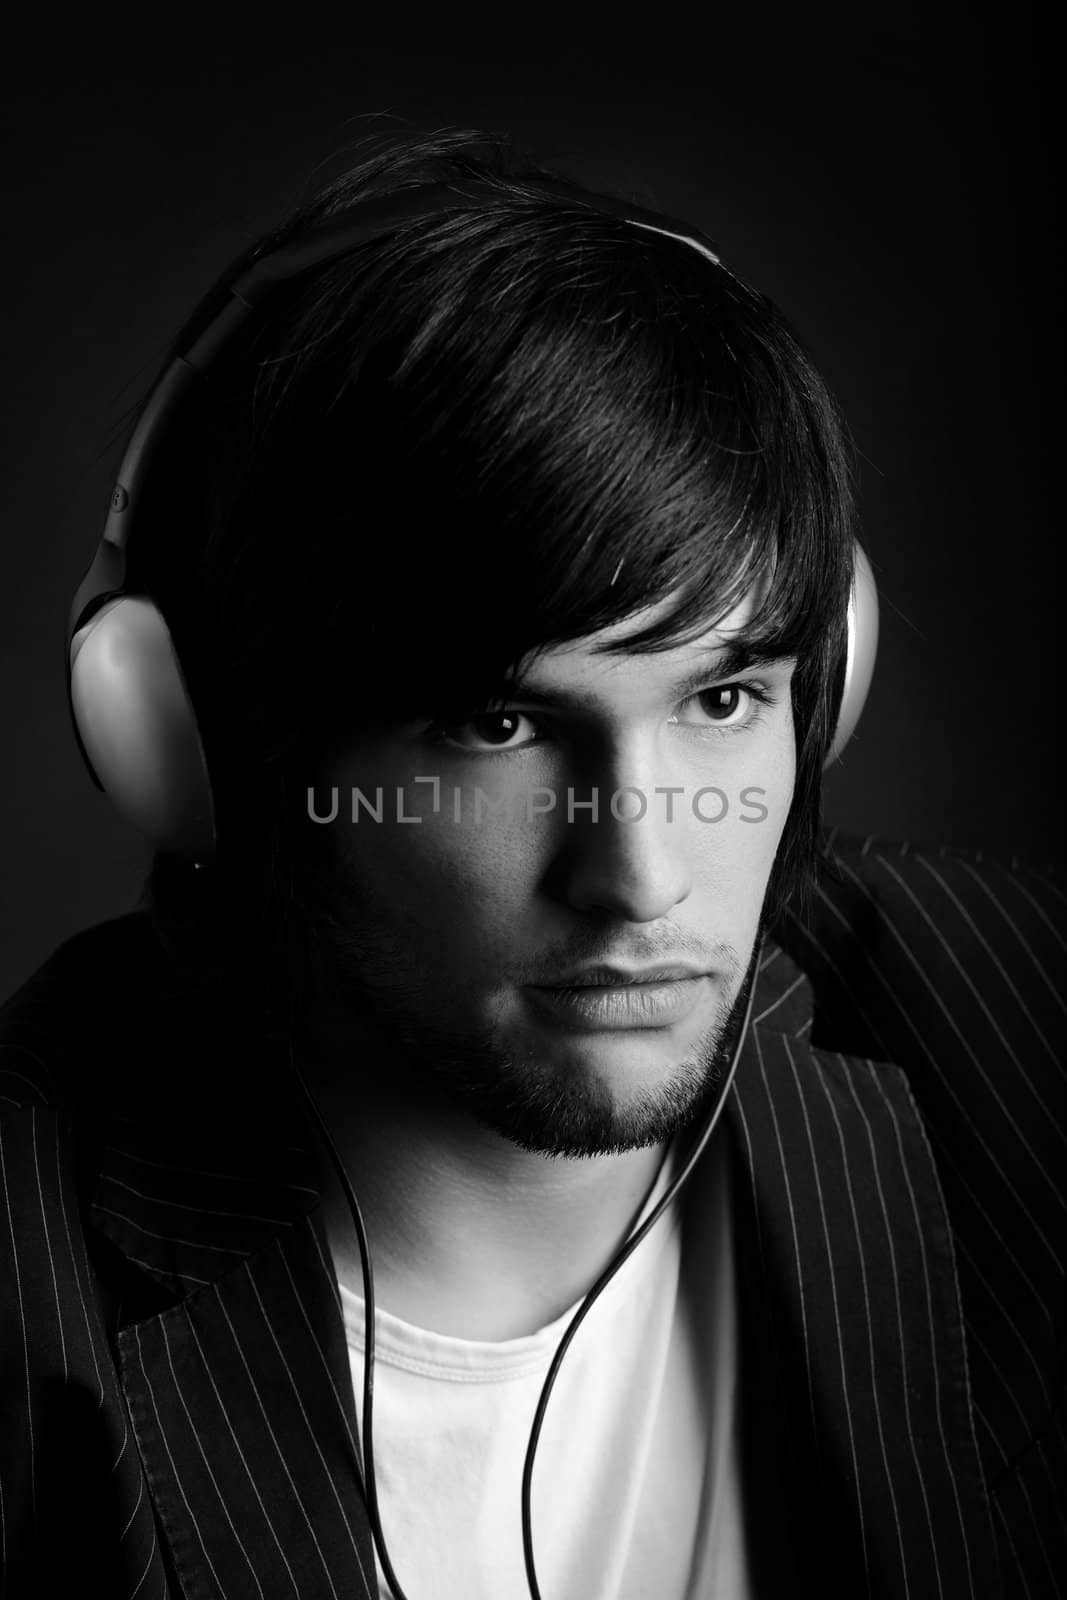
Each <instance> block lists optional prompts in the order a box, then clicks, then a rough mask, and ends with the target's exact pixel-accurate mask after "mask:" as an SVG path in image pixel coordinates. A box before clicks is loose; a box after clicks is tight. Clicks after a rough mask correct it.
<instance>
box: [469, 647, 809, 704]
mask: <svg viewBox="0 0 1067 1600" xmlns="http://www.w3.org/2000/svg"><path fill="white" fill-rule="evenodd" d="M702 655H703V660H701V661H700V663H699V664H698V665H697V666H695V667H692V668H690V670H689V671H688V672H686V673H685V674H684V676H682V677H681V678H679V679H677V680H675V682H673V683H671V684H669V685H668V686H667V689H666V693H667V695H668V697H669V698H670V699H671V700H685V699H686V698H687V697H688V696H689V695H691V694H696V693H698V692H699V691H700V690H701V689H708V688H710V687H711V686H712V685H713V684H716V683H723V682H725V681H727V680H728V679H730V678H735V677H737V676H738V674H739V673H746V672H753V671H757V670H758V669H759V668H761V667H764V668H765V667H785V666H789V665H790V664H791V663H793V661H794V660H795V657H794V656H792V655H790V654H788V653H787V652H785V651H777V650H773V649H772V650H766V649H764V650H760V649H757V648H755V647H752V646H750V645H746V644H730V645H720V646H718V647H717V648H713V649H708V650H707V651H704V652H702ZM520 700H521V701H522V702H524V703H525V704H528V705H536V706H544V707H546V708H555V709H559V710H567V711H590V710H595V709H596V708H597V705H598V703H599V701H598V696H597V695H596V694H595V693H589V692H586V691H584V690H582V689H570V688H567V689H547V688H545V689H539V688H538V687H537V685H536V683H529V684H527V683H525V682H524V681H523V680H522V679H521V678H520V679H519V680H518V681H517V682H516V683H515V685H514V686H513V688H512V691H511V693H510V694H509V695H508V696H507V697H506V698H505V699H504V700H502V701H501V702H499V703H500V704H509V705H510V704H511V703H512V702H513V701H520Z"/></svg>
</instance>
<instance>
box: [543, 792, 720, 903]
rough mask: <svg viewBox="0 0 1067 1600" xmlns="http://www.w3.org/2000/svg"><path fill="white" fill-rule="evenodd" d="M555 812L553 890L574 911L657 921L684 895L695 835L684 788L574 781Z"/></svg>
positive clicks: (688, 883) (690, 873)
mask: <svg viewBox="0 0 1067 1600" xmlns="http://www.w3.org/2000/svg"><path fill="white" fill-rule="evenodd" d="M594 793H595V799H596V805H595V808H594V806H593V804H592V802H593V799H594ZM583 802H584V805H583ZM561 809H562V813H563V817H564V818H566V821H565V822H564V823H563V843H562V847H561V850H560V853H559V855H558V857H557V859H556V861H555V863H554V878H555V884H554V889H555V892H556V894H558V895H559V896H560V898H562V899H564V900H565V901H566V902H567V904H568V905H570V906H572V907H573V908H574V909H575V910H578V911H606V912H610V913H611V915H612V916H614V917H621V918H622V919H623V920H624V921H627V922H655V921H656V920H657V918H659V917H665V916H667V915H668V914H669V913H670V912H671V911H672V910H673V908H674V907H675V906H676V905H678V904H679V902H680V901H682V900H684V899H685V898H686V897H687V895H688V894H689V892H690V890H691V888H692V884H693V869H692V861H691V848H692V845H693V843H694V838H693V831H692V829H691V828H690V827H688V826H687V819H688V818H689V812H688V810H687V808H686V797H685V794H684V793H678V792H674V793H673V794H670V795H668V794H665V793H656V792H655V787H654V786H653V787H652V788H649V789H647V790H646V789H645V788H643V787H639V786H637V785H633V784H631V785H629V786H627V787H626V788H620V789H613V788H611V787H607V788H605V787H604V785H602V784H601V785H599V786H596V788H595V790H594V789H593V788H586V789H581V788H579V787H577V786H575V788H574V789H573V790H569V791H568V794H567V796H566V797H565V799H564V804H563V806H562V808H561Z"/></svg>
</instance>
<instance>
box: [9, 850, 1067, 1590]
mask: <svg viewBox="0 0 1067 1600" xmlns="http://www.w3.org/2000/svg"><path fill="white" fill-rule="evenodd" d="M1063 921H1064V919H1063V895H1062V894H1061V892H1060V891H1059V890H1058V889H1057V888H1056V887H1055V886H1054V885H1052V884H1051V882H1050V881H1048V880H1046V879H1044V878H1042V877H1040V876H1038V875H1036V874H1034V873H1032V872H1030V871H1028V870H1026V869H1024V868H1023V867H1021V866H1019V865H1018V864H1016V863H1010V864H1005V863H996V864H994V863H991V862H988V861H982V860H981V859H980V858H979V857H975V856H965V855H962V854H958V853H952V852H948V851H943V852H933V853H931V852H923V851H919V850H915V849H912V848H909V847H908V846H907V845H903V846H896V845H894V846H882V845H878V844H877V843H874V842H872V841H869V840H868V841H866V842H865V843H863V844H860V843H859V842H858V841H852V840H848V839H844V838H838V839H835V838H834V837H833V836H832V835H831V836H829V837H828V839H827V840H826V844H825V850H824V855H823V858H822V865H821V869H820V884H819V890H818V895H817V903H816V907H815V912H814V915H813V916H812V917H811V918H810V919H809V921H808V922H807V923H806V924H802V923H801V922H799V921H798V920H796V919H795V918H787V919H786V921H785V922H784V923H783V925H782V926H781V927H780V928H779V929H778V930H777V937H776V942H774V943H773V944H769V945H768V946H767V947H766V949H765V952H764V959H763V963H762V968H761V971H760V975H759V979H758V984H757V989H756V997H755V1001H754V1007H753V1026H752V1028H751V1029H750V1032H749V1036H748V1039H747V1041H746V1044H745V1048H744V1050H743V1053H742V1057H741V1061H740V1063H739V1067H738V1072H737V1076H736V1079H735V1083H734V1087H733V1089H732V1091H731V1094H730V1098H729V1100H728V1103H727V1111H726V1114H725V1116H724V1120H723V1123H722V1124H721V1125H720V1135H718V1136H722V1137H724V1138H728V1139H729V1140H730V1141H731V1144H732V1154H733V1157H734V1159H733V1162H732V1168H733V1171H734V1175H735V1176H734V1212H735V1226H736V1229H737V1237H738V1244H739V1249H738V1258H739V1263H740V1267H739V1270H740V1315H741V1331H742V1351H743V1353H742V1369H741V1374H740V1380H741V1403H742V1406H743V1408H744V1415H745V1419H746V1423H745V1430H744V1463H743V1472H744V1486H745V1500H746V1515H747V1516H748V1517H749V1519H750V1532H751V1542H752V1549H753V1556H754V1560H755V1562H756V1577H757V1593H758V1594H759V1595H760V1596H761V1597H762V1596H777V1595H790V1596H794V1595H798V1594H799V1595H806V1594H808V1593H811V1594H834V1595H837V1594H842V1595H847V1596H857V1597H863V1596H869V1597H871V1600H889V1597H912V1600H918V1597H926V1596H931V1597H933V1596H937V1597H940V1600H961V1597H979V1596H980V1597H983V1600H987V1597H988V1600H992V1597H993V1596H1005V1597H1013V1600H1014V1597H1017V1596H1018V1597H1029V1600H1038V1597H1041V1596H1053V1595H1063V1594H1064V1593H1067V1510H1065V1492H1064V1483H1065V1479H1067V1440H1065V1425H1064V1378H1065V1360H1064V1352H1065V1301H1064V1270H1063V1265H1064V1256H1065V1253H1067V1230H1065V1228H1064V1218H1065V1211H1067V1200H1065V1189H1067V1182H1065V1175H1067V1104H1065V1091H1064V1062H1065V1060H1067V1037H1065V1035H1067V1027H1065V1023H1067V1007H1065V1002H1064V985H1063V981H1062V979H1063V971H1064V948H1065V945H1064V938H1063V933H1062V928H1063ZM235 1072H236V1074H237V1076H238V1078H239V1079H240V1081H241V1082H242V1083H243V1084H244V1085H246V1086H247V1085H248V1084H249V1083H252V1084H255V1083H261V1084H271V1083H273V1082H274V1079H273V1078H272V1077H271V1069H270V1060H269V1052H268V1051H267V1048H266V1046H263V1045H261V1044H260V1043H259V1042H258V1040H257V1036H256V1031H255V1029H254V1028H253V1027H252V1026H251V1024H250V1022H249V1019H248V1018H247V1017H240V1016H237V1017H235V1016H233V1015H232V1014H230V1012H228V1011H227V1008H226V1007H225V1005H221V1006H217V1007H214V1008H212V1007H211V1006H210V1002H209V999H208V998H207V997H206V996H205V995H204V994H203V993H202V992H196V993H190V992H189V991H188V990H187V989H184V988H183V987H182V984H181V982H180V981H176V980H175V978H174V975H173V973H172V972H171V971H170V969H169V967H168V963H167V961H166V958H165V957H164V956H163V953H162V950H161V948H160V947H159V946H158V944H157V942H156V941H155V939H154V936H153V935H152V934H151V931H150V929H149V927H148V925H147V922H146V919H145V918H144V916H143V915H142V914H141V913H132V914H130V915H127V916H124V917H119V918H117V919H115V920H114V921H112V922H109V923H105V924H102V925H101V926H99V927H97V928H92V929H89V930H87V931H86V932H84V933H81V934H78V935H77V936H75V937H74V938H72V939H70V940H68V941H67V942H66V943H65V944H63V945H61V946H60V947H59V949H58V950H57V951H56V952H55V953H54V954H53V956H52V957H50V958H49V960H48V961H47V962H46V963H45V964H44V965H43V966H42V967H41V968H40V969H39V970H38V972H37V973H35V974H34V975H33V977H32V978H31V979H30V980H28V982H27V983H26V984H24V985H23V986H22V987H21V988H20V989H19V990H18V991H17V992H16V993H15V994H14V995H13V996H12V997H11V998H10V999H9V1000H8V1002H7V1003H6V1005H4V1006H3V1007H2V1008H0V1095H2V1096H3V1098H2V1099H0V1110H2V1116H0V1200H2V1202H3V1206H0V1210H3V1211H4V1212H5V1215H4V1216H3V1217H2V1218H0V1284H2V1302H0V1362H2V1391H0V1393H2V1400H0V1403H2V1408H3V1410H2V1434H0V1493H2V1499H0V1538H2V1561H3V1567H4V1572H5V1575H6V1585H7V1587H6V1590H5V1592H6V1593H7V1594H8V1595H11V1596H14V1595H19V1596H21V1595H31V1594H32V1595H51V1594H60V1593H62V1594H73V1593H78V1592H81V1591H82V1590H83V1588H85V1587H87V1586H88V1584H89V1582H90V1580H91V1581H92V1583H93V1586H94V1588H95V1589H96V1590H97V1591H98V1592H100V1593H102V1594H106V1595H114V1596H116V1597H123V1600H127V1597H130V1600H132V1597H137V1600H164V1597H165V1596H171V1597H177V1596H186V1597H189V1600H207V1597H219V1596H225V1597H226V1600H239V1597H240V1600H243V1597H245V1596H249V1597H252V1596H255V1597H258V1600H274V1597H275V1596H278V1597H284V1596H290V1595H292V1596H299V1597H300V1600H318V1597H327V1596H328V1597H332V1600H342V1597H343V1600H349V1597H361V1596H368V1597H370V1596H374V1595H376V1592H377V1590H376V1582H375V1575H374V1574H375V1568H374V1556H373V1549H372V1544H371V1539H370V1535H369V1528H368V1521H367V1517H366V1511H365V1506H364V1502H363V1498H362V1493H361V1489H360V1480H359V1474H358V1469H357V1464H356V1463H357V1457H356V1438H357V1419H356V1411H355V1406H354V1401H353V1396H352V1392H351V1384H350V1378H349V1368H348V1359H347V1353H346V1348H345V1339H344V1332H343V1326H342V1319H341V1315H340V1309H339V1302H338V1294H337V1288H336V1283H335V1280H334V1277H333V1273H332V1270H331V1263H330V1258H329V1254H328V1250H327V1246H326V1242H325V1235H324V1232H323V1226H322V1221H321V1217H320V1213H319V1207H318V1194H317V1190H316V1186H315V1177H314V1170H315V1169H314V1161H313V1157H312V1153H311V1152H312V1143H311V1137H310V1133H309V1132H308V1131H307V1129H306V1125H305V1124H304V1123H303V1121H302V1117H301V1116H300V1114H299V1112H298V1111H296V1110H295V1109H294V1107H293V1106H292V1105H286V1104H285V1102H284V1100H283V1099H282V1097H281V1092H280V1091H279V1094H278V1095H277V1096H275V1095H274V1094H273V1093H264V1094H260V1095H258V1096H253V1097H251V1103H253V1104H255V1105H257V1106H258V1107H259V1109H258V1110H257V1111H256V1112H255V1120H254V1122H252V1123H251V1124H250V1122H249V1110H248V1105H249V1103H250V1102H249V1100H247V1099H246V1100H245V1101H244V1102H243V1109H242V1113H241V1120H240V1122H239V1123H238V1122H237V1121H236V1120H235V1119H234V1117H233V1116H232V1115H231V1113H230V1112H229V1111H228V1110H227V1109H226V1104H225V1097H224V1096H221V1095H220V1093H219V1087H220V1085H222V1084H224V1083H226V1082H228V1081H229V1079H230V1078H231V1077H232V1076H233V1075H234V1073H235ZM279 1081H280V1080H279ZM718 1136H717V1137H718ZM711 1148H712V1149H713V1147H711ZM696 1192H697V1193H699V1189H697V1190H696ZM518 1529H519V1522H518V1507H516V1538H518V1537H519V1531H518ZM391 1553H392V1554H393V1556H394V1559H395V1561H396V1565H397V1567H398V1570H399V1572H400V1575H401V1578H403V1551H393V1552H391ZM502 1600H520V1597H510V1596H507V1597H502Z"/></svg>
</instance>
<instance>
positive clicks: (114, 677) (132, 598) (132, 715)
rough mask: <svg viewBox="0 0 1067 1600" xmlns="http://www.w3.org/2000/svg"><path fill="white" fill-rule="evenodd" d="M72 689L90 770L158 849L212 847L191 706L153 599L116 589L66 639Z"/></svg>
mask: <svg viewBox="0 0 1067 1600" xmlns="http://www.w3.org/2000/svg"><path fill="white" fill-rule="evenodd" d="M70 696H71V706H72V709H73V712H74V718H75V724H76V727H77V730H78V736H79V738H80V739H81V741H82V745H83V748H84V751H85V754H86V757H87V759H88V761H89V763H90V765H91V767H92V769H93V773H94V775H95V777H96V779H97V781H98V783H99V784H100V786H101V787H102V788H103V789H104V791H105V792H106V794H107V795H108V798H109V799H110V800H111V801H112V803H113V804H114V805H115V807H116V808H117V810H118V811H119V812H120V813H121V815H122V816H123V817H124V818H125V819H126V820H127V821H128V822H130V823H131V824H132V825H133V826H134V827H135V828H137V829H138V830H139V831H140V832H141V833H143V834H144V835H145V836H146V837H147V838H148V839H149V840H150V841H151V842H152V844H154V845H155V847H156V848H157V849H159V850H164V851H168V852H170V853H172V854H174V855H177V856H181V857H183V858H184V859H186V860H188V861H197V862H204V861H209V860H211V859H212V858H213V857H214V854H215V806H214V800H213V797H212V793H211V780H210V778H209V777H208V770H207V759H206V757H205V754H204V747H203V743H202V741H201V738H200V732H199V729H198V728H197V724H196V713H195V712H194V710H193V706H192V701H191V700H190V698H189V692H188V689H187V687H186V683H185V679H184V677H183V676H182V671H181V667H180V666H179V663H178V657H177V653H176V652H175V649H174V643H173V640H172V639H171V636H170V630H169V628H168V627H167V624H166V623H165V622H164V620H163V617H162V615H161V613H160V611H159V610H158V608H157V607H156V606H155V605H153V603H152V601H151V600H148V599H146V598H145V597H144V596H142V595H120V596H118V597H117V598H116V599H113V600H110V601H108V602H107V603H106V604H105V605H103V606H102V607H101V608H100V610H99V611H97V612H96V613H95V614H94V615H93V616H92V618H91V619H90V621H89V622H87V623H86V624H85V626H84V627H82V628H80V629H79V630H78V632H77V633H76V634H75V635H74V637H73V639H72V640H71V647H70Z"/></svg>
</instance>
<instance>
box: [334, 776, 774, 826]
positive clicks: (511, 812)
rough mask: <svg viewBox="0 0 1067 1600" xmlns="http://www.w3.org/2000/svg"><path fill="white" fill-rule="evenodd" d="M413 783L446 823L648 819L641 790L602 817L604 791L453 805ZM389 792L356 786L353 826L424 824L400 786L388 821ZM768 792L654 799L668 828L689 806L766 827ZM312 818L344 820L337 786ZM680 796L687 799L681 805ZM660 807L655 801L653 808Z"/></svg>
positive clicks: (435, 781)
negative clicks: (324, 810) (553, 817)
mask: <svg viewBox="0 0 1067 1600" xmlns="http://www.w3.org/2000/svg"><path fill="white" fill-rule="evenodd" d="M412 781H413V782H414V783H426V784H429V785H430V786H431V796H432V804H431V807H430V811H429V815H431V816H442V817H448V818H450V819H451V821H452V822H454V823H457V824H466V823H474V824H475V825H477V824H480V823H483V822H484V821H486V819H487V818H489V819H492V820H495V819H497V818H503V819H504V820H506V821H515V820H516V819H517V818H519V819H522V820H525V821H526V822H529V823H532V822H533V820H534V818H535V817H543V816H547V815H548V813H549V812H554V811H557V810H558V811H559V812H560V814H561V815H562V814H563V812H564V808H565V810H566V817H567V821H568V822H571V823H572V822H574V821H576V820H581V821H590V822H599V821H601V820H602V818H605V819H606V815H607V814H610V815H611V817H612V818H613V819H614V820H615V821H616V822H640V821H641V820H642V819H643V818H644V817H645V816H647V815H648V813H649V805H650V801H649V796H648V795H647V794H646V793H645V791H644V790H643V789H638V788H636V787H634V786H632V785H626V786H625V787H623V788H622V789H614V790H613V791H612V793H611V796H610V797H609V799H608V800H607V803H606V811H605V812H604V813H602V812H601V808H600V790H599V789H598V788H595V787H594V788H593V789H591V790H590V791H589V793H588V795H587V796H586V797H585V798H579V797H578V793H577V791H576V790H574V789H572V788H568V789H567V791H566V795H565V797H564V798H563V799H562V800H561V797H560V795H559V794H558V793H557V792H556V790H555V789H549V788H542V787H536V788H532V789H517V790H512V791H510V792H509V793H507V794H504V795H499V796H493V795H490V794H487V793H486V792H485V790H484V789H481V788H479V787H478V786H477V785H474V787H473V788H459V787H457V786H456V785H453V786H452V798H451V802H449V801H448V800H447V799H446V797H445V792H444V789H443V787H442V785H441V780H440V778H437V777H418V778H415V779H413V780H412ZM386 792H387V791H386V788H385V787H384V786H383V785H381V784H379V785H378V786H377V788H375V789H374V790H373V791H372V795H373V798H372V796H371V795H368V794H365V793H364V791H363V790H362V789H360V788H357V787H356V786H355V785H353V786H352V790H351V797H350V816H351V820H352V822H353V823H359V822H360V821H367V822H376V823H381V822H385V821H393V822H412V823H415V822H423V821H425V815H423V814H418V813H417V814H415V815H411V814H409V812H408V810H407V809H406V802H407V803H410V802H411V798H412V797H411V795H410V794H409V792H408V789H407V788H405V787H404V786H402V785H397V786H396V788H395V790H393V793H394V795H395V800H394V802H393V806H392V815H391V817H390V816H387V814H386V813H387V810H388V809H389V808H388V803H387V801H386ZM766 793H767V791H766V789H760V788H756V787H754V786H749V787H748V788H745V789H742V790H741V791H740V793H739V794H738V795H737V796H736V800H735V805H734V807H731V804H730V797H729V795H728V794H727V793H726V791H725V789H719V788H717V787H715V786H714V785H712V784H708V785H705V786H704V787H703V788H700V789H693V790H687V789H686V788H685V787H684V786H683V785H681V784H657V785H656V787H655V788H654V789H653V791H652V794H653V796H662V814H663V816H664V818H665V820H666V821H667V822H674V821H675V820H676V819H677V817H678V810H679V806H680V807H681V809H682V814H683V815H684V813H685V807H686V804H687V803H688V808H689V813H690V814H691V815H692V816H693V817H695V818H696V820H697V821H698V822H707V823H716V822H724V821H725V820H726V818H727V817H728V816H731V815H735V814H736V817H737V820H738V821H739V822H749V823H753V822H766V820H767V818H768V816H769V815H770V811H769V808H768V807H767V806H765V805H764V804H763V798H762V797H763V796H764V795H766ZM307 796H308V800H307V804H308V816H309V818H310V819H311V821H312V822H319V823H328V822H336V820H337V818H338V817H339V815H340V790H339V788H338V786H337V785H336V784H333V785H332V786H331V788H330V810H329V813H328V815H326V816H323V815H321V814H320V813H319V811H318V810H317V808H316V796H315V789H314V787H313V786H309V788H308V792H307ZM679 796H683V797H685V798H683V799H682V800H681V801H679V798H678V797H679ZM652 804H653V805H655V804H656V802H655V801H653V802H652Z"/></svg>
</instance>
